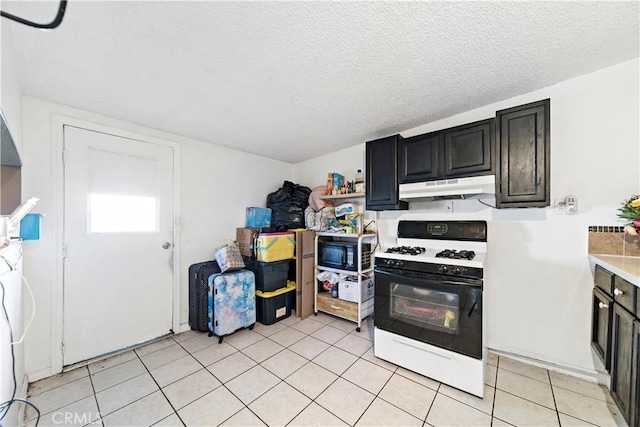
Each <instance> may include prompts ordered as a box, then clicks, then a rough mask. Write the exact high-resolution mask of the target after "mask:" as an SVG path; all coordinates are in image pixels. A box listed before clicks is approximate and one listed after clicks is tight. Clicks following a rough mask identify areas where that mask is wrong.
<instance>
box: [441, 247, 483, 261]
mask: <svg viewBox="0 0 640 427" xmlns="http://www.w3.org/2000/svg"><path fill="white" fill-rule="evenodd" d="M475 256H476V253H475V252H473V251H458V250H456V249H445V250H444V251H442V252H438V253H437V254H436V258H451V259H466V260H469V261H471V260H472V259H473V258H474V257H475Z"/></svg>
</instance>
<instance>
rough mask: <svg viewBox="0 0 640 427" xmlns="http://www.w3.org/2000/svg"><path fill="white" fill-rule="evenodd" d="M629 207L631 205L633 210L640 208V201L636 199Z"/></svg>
mask: <svg viewBox="0 0 640 427" xmlns="http://www.w3.org/2000/svg"><path fill="white" fill-rule="evenodd" d="M629 205H631V207H632V208H638V207H640V199H635V200H634V201H633V202H631V203H629Z"/></svg>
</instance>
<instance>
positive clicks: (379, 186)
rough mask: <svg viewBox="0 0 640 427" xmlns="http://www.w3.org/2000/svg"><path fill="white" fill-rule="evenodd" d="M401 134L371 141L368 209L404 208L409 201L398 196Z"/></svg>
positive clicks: (366, 199) (369, 150)
mask: <svg viewBox="0 0 640 427" xmlns="http://www.w3.org/2000/svg"><path fill="white" fill-rule="evenodd" d="M400 140H402V137H401V136H400V135H393V136H389V137H386V138H382V139H377V140H375V141H369V142H367V143H366V147H365V157H366V180H367V182H366V189H367V195H366V198H365V203H366V209H367V210H370V211H382V210H404V209H408V207H409V205H408V203H407V202H404V201H401V200H399V198H398V196H399V194H398V143H399V141H400Z"/></svg>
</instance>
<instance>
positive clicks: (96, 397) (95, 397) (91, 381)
mask: <svg viewBox="0 0 640 427" xmlns="http://www.w3.org/2000/svg"><path fill="white" fill-rule="evenodd" d="M85 368H86V369H87V372H89V382H90V383H91V390H93V400H95V401H96V407H97V408H98V414H99V417H100V424H101V425H102V427H104V417H103V416H102V412H100V403H99V402H98V394H97V393H96V387H95V386H94V385H93V378H91V371H89V366H86V367H85Z"/></svg>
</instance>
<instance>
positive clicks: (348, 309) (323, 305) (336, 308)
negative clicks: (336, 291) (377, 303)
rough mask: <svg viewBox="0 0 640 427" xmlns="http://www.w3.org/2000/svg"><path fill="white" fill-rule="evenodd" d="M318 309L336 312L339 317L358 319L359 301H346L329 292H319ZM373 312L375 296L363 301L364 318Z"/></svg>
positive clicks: (331, 312)
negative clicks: (334, 296) (332, 295)
mask: <svg viewBox="0 0 640 427" xmlns="http://www.w3.org/2000/svg"><path fill="white" fill-rule="evenodd" d="M317 304H318V311H323V312H325V313H330V314H334V315H336V316H339V317H343V318H345V319H348V320H351V321H353V322H357V321H358V303H355V302H351V301H345V300H342V299H338V298H332V297H331V294H330V293H329V292H321V293H319V294H318V303H317ZM372 313H373V298H370V299H368V300H366V301H362V318H363V319H364V318H365V317H367V316H369V315H370V314H372Z"/></svg>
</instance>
